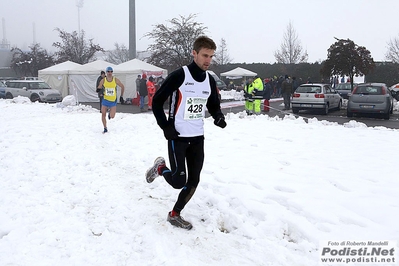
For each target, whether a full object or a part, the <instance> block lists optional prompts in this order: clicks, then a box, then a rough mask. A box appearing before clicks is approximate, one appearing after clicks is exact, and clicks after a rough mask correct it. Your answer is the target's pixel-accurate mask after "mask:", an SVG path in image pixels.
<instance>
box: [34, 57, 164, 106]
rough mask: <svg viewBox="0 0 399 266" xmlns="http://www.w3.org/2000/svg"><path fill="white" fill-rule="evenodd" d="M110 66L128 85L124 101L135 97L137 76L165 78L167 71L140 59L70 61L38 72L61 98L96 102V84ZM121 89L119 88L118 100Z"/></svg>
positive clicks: (115, 74) (126, 85) (116, 75)
mask: <svg viewBox="0 0 399 266" xmlns="http://www.w3.org/2000/svg"><path fill="white" fill-rule="evenodd" d="M108 66H111V67H112V68H113V70H114V76H115V77H117V78H118V79H120V81H121V82H122V83H123V84H124V85H125V93H124V95H123V96H124V98H136V96H137V93H136V91H137V89H136V78H137V75H142V74H144V73H146V74H147V75H148V76H150V75H152V76H154V77H158V76H162V77H166V75H167V70H165V69H162V68H159V67H157V66H154V65H151V64H148V63H146V62H143V61H140V60H138V59H133V60H130V61H127V62H125V63H122V64H119V65H114V64H111V63H108V62H106V61H102V60H97V61H94V62H91V63H87V64H85V65H80V64H77V63H73V62H70V61H67V62H64V63H61V64H58V65H55V66H52V67H49V68H46V69H42V70H39V78H40V79H42V80H44V81H45V82H47V83H48V84H49V85H50V86H51V87H52V88H54V89H57V90H59V91H60V92H61V94H62V96H63V97H65V96H67V95H70V94H72V95H75V97H76V99H77V101H79V102H97V101H98V100H99V99H98V96H97V93H96V88H95V87H96V81H97V78H98V76H99V75H100V72H101V70H105V68H106V67H108ZM119 95H120V90H119V89H118V99H119Z"/></svg>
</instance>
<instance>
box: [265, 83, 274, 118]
mask: <svg viewBox="0 0 399 266" xmlns="http://www.w3.org/2000/svg"><path fill="white" fill-rule="evenodd" d="M264 81H265V85H264V89H263V99H265V100H264V101H263V111H264V112H269V111H270V97H271V94H272V90H273V88H272V81H271V79H268V78H266V79H265V80H264Z"/></svg>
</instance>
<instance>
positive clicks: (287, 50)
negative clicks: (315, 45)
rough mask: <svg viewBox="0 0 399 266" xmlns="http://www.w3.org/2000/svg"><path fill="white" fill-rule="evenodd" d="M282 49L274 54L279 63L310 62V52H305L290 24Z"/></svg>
mask: <svg viewBox="0 0 399 266" xmlns="http://www.w3.org/2000/svg"><path fill="white" fill-rule="evenodd" d="M280 48H281V49H280V50H277V51H275V52H274V57H275V58H276V61H277V63H282V64H296V63H306V62H307V60H308V52H307V51H306V50H305V51H303V48H302V45H301V42H300V41H299V39H298V35H297V34H296V31H295V29H294V27H293V25H292V23H291V21H290V22H289V23H288V26H287V31H286V32H285V33H284V39H283V42H282V43H281V47H280Z"/></svg>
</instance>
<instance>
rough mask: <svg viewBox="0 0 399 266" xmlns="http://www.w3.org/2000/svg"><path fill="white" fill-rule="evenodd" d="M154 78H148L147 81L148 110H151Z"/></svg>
mask: <svg viewBox="0 0 399 266" xmlns="http://www.w3.org/2000/svg"><path fill="white" fill-rule="evenodd" d="M155 91H156V89H155V85H154V78H153V77H152V76H150V77H149V78H148V81H147V92H148V110H152V98H153V97H154V94H155Z"/></svg>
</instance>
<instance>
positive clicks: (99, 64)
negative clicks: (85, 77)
mask: <svg viewBox="0 0 399 266" xmlns="http://www.w3.org/2000/svg"><path fill="white" fill-rule="evenodd" d="M84 66H89V67H92V68H95V69H97V70H98V75H100V72H101V70H103V71H105V69H106V68H107V67H109V66H110V67H112V68H114V67H115V66H116V65H115V64H112V63H109V62H107V61H104V60H100V59H99V60H96V61H93V62H90V63H87V64H84Z"/></svg>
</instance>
